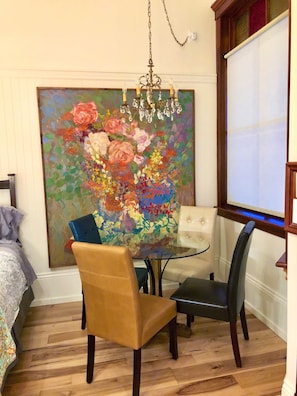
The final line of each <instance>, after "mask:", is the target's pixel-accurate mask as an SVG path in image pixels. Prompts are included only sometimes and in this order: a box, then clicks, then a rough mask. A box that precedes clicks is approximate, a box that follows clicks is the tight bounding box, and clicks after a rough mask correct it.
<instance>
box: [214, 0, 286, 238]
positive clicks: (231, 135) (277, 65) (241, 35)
mask: <svg viewBox="0 0 297 396" xmlns="http://www.w3.org/2000/svg"><path fill="white" fill-rule="evenodd" d="M212 8H213V10H214V11H215V13H216V28H217V74H218V92H217V93H218V95H217V98H218V99H217V107H218V125H217V131H218V132H217V133H218V213H219V215H221V216H224V217H227V218H230V219H232V220H236V221H241V222H246V221H247V220H248V219H250V218H252V219H254V220H255V221H256V223H257V227H258V228H259V229H262V230H264V231H267V232H270V233H273V234H275V235H279V236H282V237H284V236H285V232H284V228H283V227H284V218H283V217H284V196H285V185H284V184H285V163H286V158H287V107H288V106H287V88H288V17H286V18H283V15H280V14H282V13H283V11H285V10H286V9H288V1H287V0H278V1H275V0H254V1H252V0H249V1H247V0H233V1H232V0H230V1H228V2H221V1H220V0H218V1H216V2H215V3H214V4H213V5H212ZM275 18H276V19H275ZM272 20H275V21H277V23H273V22H271V21H272ZM270 22H271V23H270ZM264 26H265V28H264V29H262V28H263V27H264ZM261 29H262V31H261ZM277 29H280V30H277ZM263 31H264V33H263ZM245 40H246V42H245ZM278 44H279V50H277V45H278ZM235 47H236V48H235ZM226 54H228V55H227V57H225V55H226ZM275 55H276V56H275ZM226 58H227V59H226ZM265 62H268V63H265ZM276 176H277V177H278V180H277V179H276Z"/></svg>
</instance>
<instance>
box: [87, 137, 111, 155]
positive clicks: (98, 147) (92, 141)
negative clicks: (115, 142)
mask: <svg viewBox="0 0 297 396" xmlns="http://www.w3.org/2000/svg"><path fill="white" fill-rule="evenodd" d="M109 145H110V140H109V138H108V135H107V133H105V132H98V133H93V132H91V133H89V136H88V137H87V138H86V139H85V150H86V152H87V153H89V154H91V155H92V154H93V153H94V152H95V153H97V154H100V155H103V156H105V155H106V153H107V148H108V146H109Z"/></svg>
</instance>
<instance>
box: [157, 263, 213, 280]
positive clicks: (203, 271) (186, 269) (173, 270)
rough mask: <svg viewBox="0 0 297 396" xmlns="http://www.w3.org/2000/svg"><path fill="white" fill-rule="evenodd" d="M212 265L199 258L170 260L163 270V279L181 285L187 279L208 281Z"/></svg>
mask: <svg viewBox="0 0 297 396" xmlns="http://www.w3.org/2000/svg"><path fill="white" fill-rule="evenodd" d="M211 272H213V264H212V263H211V262H209V261H206V260H203V259H200V258H199V256H193V257H187V258H182V259H174V260H170V261H169V262H168V264H167V266H166V268H165V270H164V273H163V279H167V280H170V281H172V282H178V283H182V282H184V281H185V280H186V279H187V278H193V277H194V278H195V277H196V278H204V279H209V274H210V273H211Z"/></svg>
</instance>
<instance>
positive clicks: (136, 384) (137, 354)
mask: <svg viewBox="0 0 297 396" xmlns="http://www.w3.org/2000/svg"><path fill="white" fill-rule="evenodd" d="M140 371H141V348H140V349H137V350H136V349H134V363H133V396H139V389H140Z"/></svg>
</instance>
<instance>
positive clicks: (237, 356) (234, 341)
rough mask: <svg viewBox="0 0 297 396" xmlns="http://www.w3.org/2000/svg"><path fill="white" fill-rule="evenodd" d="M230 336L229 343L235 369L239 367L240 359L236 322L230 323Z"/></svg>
mask: <svg viewBox="0 0 297 396" xmlns="http://www.w3.org/2000/svg"><path fill="white" fill-rule="evenodd" d="M230 334H231V341H232V348H233V354H234V358H235V363H236V366H237V367H241V358H240V353H239V346H238V337H237V328H236V321H235V322H230Z"/></svg>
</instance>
